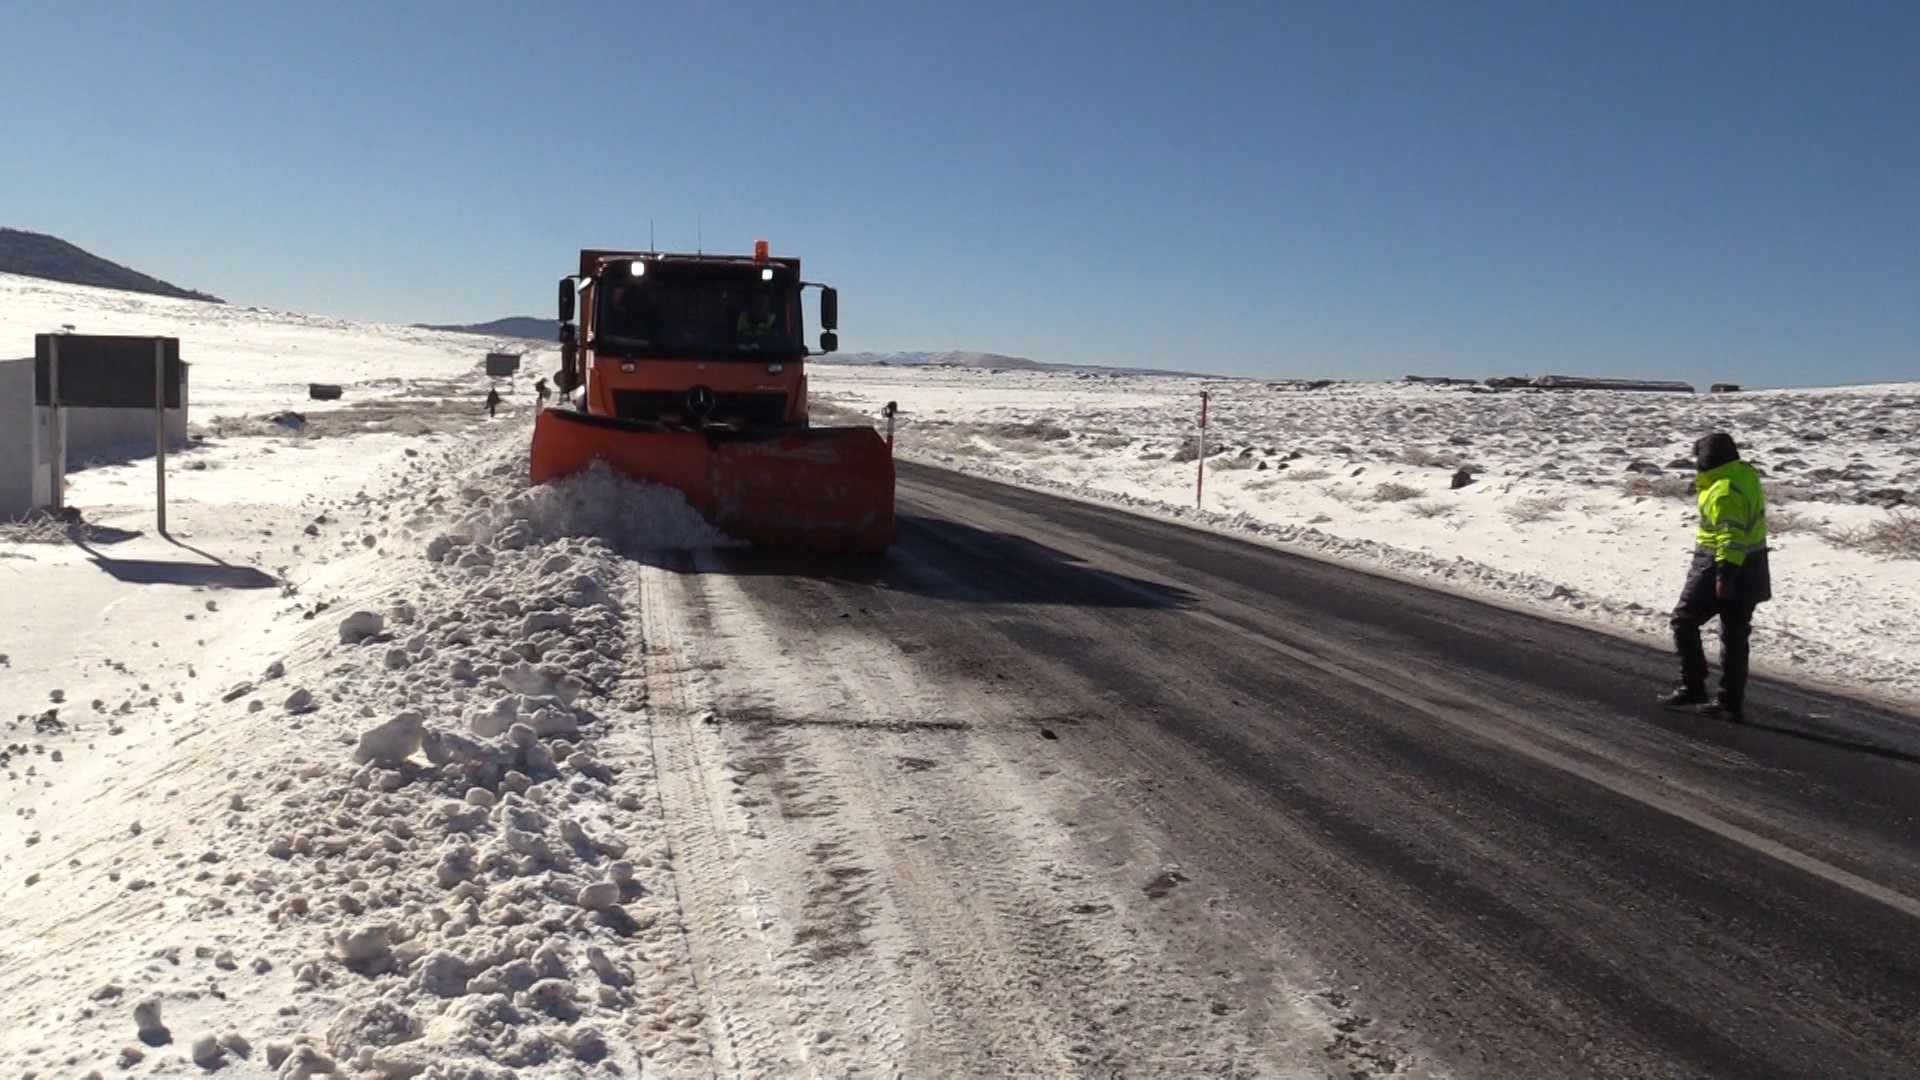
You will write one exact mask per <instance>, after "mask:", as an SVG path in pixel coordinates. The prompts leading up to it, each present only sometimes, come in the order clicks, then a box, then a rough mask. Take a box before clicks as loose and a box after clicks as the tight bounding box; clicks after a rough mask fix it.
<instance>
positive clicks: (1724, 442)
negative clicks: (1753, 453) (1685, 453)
mask: <svg viewBox="0 0 1920 1080" xmlns="http://www.w3.org/2000/svg"><path fill="white" fill-rule="evenodd" d="M1739 460H1740V447H1739V446H1738V445H1736V444H1735V443H1734V441H1733V436H1731V435H1729V434H1727V433H1726V432H1724V431H1716V432H1714V433H1713V434H1711V435H1708V436H1705V437H1703V438H1702V439H1701V440H1700V441H1699V442H1696V443H1694V444H1693V466H1694V468H1696V469H1698V470H1700V471H1701V472H1707V471H1709V470H1712V469H1717V468H1719V467H1720V466H1722V465H1725V464H1727V463H1728V462H1731V461H1739Z"/></svg>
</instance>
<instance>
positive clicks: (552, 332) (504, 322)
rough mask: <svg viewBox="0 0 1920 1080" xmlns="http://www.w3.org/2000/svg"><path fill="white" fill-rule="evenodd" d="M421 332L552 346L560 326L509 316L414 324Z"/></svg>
mask: <svg viewBox="0 0 1920 1080" xmlns="http://www.w3.org/2000/svg"><path fill="white" fill-rule="evenodd" d="M413 325H414V326H415V327H418V328H419V329H421V330H445V331H447V332H448V333H452V334H480V335H482V336H485V337H510V338H526V339H528V340H530V341H540V342H545V343H547V344H549V345H550V344H552V343H554V342H556V341H558V340H560V324H559V323H558V322H556V321H555V320H553V319H536V318H534V317H533V316H531V315H509V316H507V317H506V318H504V319H495V320H493V321H492V322H483V323H466V324H464V325H460V326H435V325H433V324H431V323H414V324H413Z"/></svg>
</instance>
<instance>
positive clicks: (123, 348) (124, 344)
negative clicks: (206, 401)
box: [33, 334, 180, 409]
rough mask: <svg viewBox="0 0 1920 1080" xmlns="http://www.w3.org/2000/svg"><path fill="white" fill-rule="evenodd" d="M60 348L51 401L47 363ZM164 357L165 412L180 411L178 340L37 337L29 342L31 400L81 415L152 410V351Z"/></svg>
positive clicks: (82, 335) (102, 336)
mask: <svg viewBox="0 0 1920 1080" xmlns="http://www.w3.org/2000/svg"><path fill="white" fill-rule="evenodd" d="M56 341H58V343H59V346H60V393H59V400H58V401H55V400H54V387H53V371H52V364H51V363H50V360H51V358H52V356H53V347H54V343H55V342H56ZM155 342H159V343H160V345H161V347H162V348H164V349H165V350H166V352H165V364H166V371H165V380H164V381H165V384H166V397H167V400H166V407H167V408H169V409H177V408H179V407H180V339H179V338H150V337H121V336H117V335H107V334H37V335H35V336H34V339H33V369H34V397H35V400H36V401H38V402H39V404H41V405H64V406H67V407H70V408H81V409H151V408H153V407H154V400H153V398H154V389H155V387H154V381H153V348H154V343H155Z"/></svg>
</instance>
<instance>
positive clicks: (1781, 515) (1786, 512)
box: [1767, 508, 1820, 536]
mask: <svg viewBox="0 0 1920 1080" xmlns="http://www.w3.org/2000/svg"><path fill="white" fill-rule="evenodd" d="M1819 531H1820V522H1819V521H1817V520H1815V519H1814V518H1813V516H1812V515H1809V514H1803V513H1801V512H1800V511H1798V510H1790V509H1786V508H1776V509H1771V510H1768V511H1767V532H1769V533H1772V534H1773V535H1775V536H1784V535H1786V534H1787V533H1804V532H1815V533H1817V532H1819Z"/></svg>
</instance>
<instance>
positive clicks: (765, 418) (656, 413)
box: [613, 390, 787, 427]
mask: <svg viewBox="0 0 1920 1080" xmlns="http://www.w3.org/2000/svg"><path fill="white" fill-rule="evenodd" d="M613 411H614V415H616V416H618V417H620V418H621V419H623V420H663V419H666V418H668V417H677V418H679V420H680V421H681V422H682V423H692V422H693V421H694V416H693V413H692V411H691V410H690V409H689V408H688V406H687V393H686V392H685V391H678V390H615V391H614V392H613ZM786 412H787V396H786V395H785V394H714V395H713V410H712V411H711V412H709V413H708V414H707V420H708V422H710V423H729V422H732V423H744V424H746V425H748V426H750V427H773V426H776V425H778V424H779V423H780V422H781V421H782V420H783V419H784V418H785V416H786Z"/></svg>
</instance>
